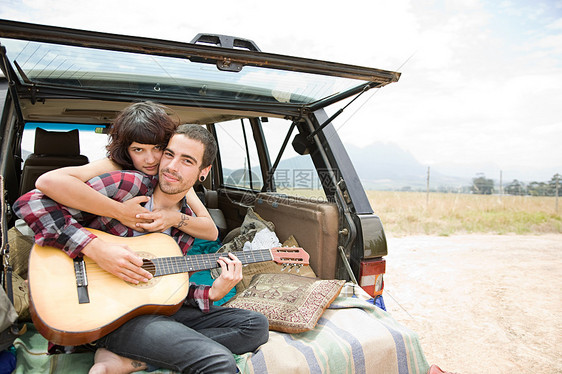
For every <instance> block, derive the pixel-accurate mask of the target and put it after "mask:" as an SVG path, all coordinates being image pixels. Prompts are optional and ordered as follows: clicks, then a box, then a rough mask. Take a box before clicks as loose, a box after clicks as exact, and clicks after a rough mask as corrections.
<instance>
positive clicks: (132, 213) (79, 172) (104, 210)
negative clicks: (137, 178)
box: [35, 158, 148, 228]
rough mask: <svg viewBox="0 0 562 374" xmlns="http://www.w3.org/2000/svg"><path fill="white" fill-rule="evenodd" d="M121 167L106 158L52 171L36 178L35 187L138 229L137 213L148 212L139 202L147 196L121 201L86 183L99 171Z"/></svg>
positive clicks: (68, 203) (57, 199) (78, 206)
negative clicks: (101, 192)
mask: <svg viewBox="0 0 562 374" xmlns="http://www.w3.org/2000/svg"><path fill="white" fill-rule="evenodd" d="M120 169H121V168H120V167H119V165H117V164H116V163H114V162H113V161H111V160H110V159H108V158H105V159H102V160H97V161H93V162H91V163H89V164H86V165H82V166H71V167H65V168H60V169H55V170H52V171H49V172H47V173H45V174H43V175H41V176H40V177H39V178H38V179H37V181H36V182H35V187H37V188H38V189H39V190H40V191H41V192H43V193H44V194H45V195H47V196H48V197H50V198H51V199H53V200H54V201H56V202H58V203H59V204H61V205H64V206H67V207H70V208H74V209H78V210H82V211H85V212H89V213H92V214H95V215H98V216H104V217H111V218H115V219H117V220H119V221H120V222H121V223H123V224H124V225H126V226H128V227H131V228H135V227H136V226H135V224H136V223H137V222H138V221H139V220H138V219H137V218H136V215H137V214H139V213H144V212H147V210H146V209H145V208H143V207H142V206H141V205H140V204H141V203H145V202H146V201H148V197H146V196H139V197H135V198H133V199H131V200H128V201H127V202H125V203H120V202H117V201H115V200H113V199H110V198H109V197H107V196H105V195H102V194H100V193H99V192H97V191H95V190H94V189H92V188H90V187H89V186H88V185H86V184H85V183H84V182H86V181H88V180H90V179H92V178H93V177H95V176H98V175H100V174H104V173H107V172H110V171H115V170H120Z"/></svg>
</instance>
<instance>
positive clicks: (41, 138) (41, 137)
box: [34, 127, 80, 156]
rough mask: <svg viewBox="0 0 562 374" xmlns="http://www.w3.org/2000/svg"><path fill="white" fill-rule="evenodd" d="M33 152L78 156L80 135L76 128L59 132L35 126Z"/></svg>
mask: <svg viewBox="0 0 562 374" xmlns="http://www.w3.org/2000/svg"><path fill="white" fill-rule="evenodd" d="M34 153H35V154H43V155H53V156H79V155H80V136H79V135H78V130H77V129H74V130H70V131H66V132H61V131H47V130H45V129H42V128H40V127H38V128H36V129H35V148H34Z"/></svg>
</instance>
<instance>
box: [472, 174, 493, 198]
mask: <svg viewBox="0 0 562 374" xmlns="http://www.w3.org/2000/svg"><path fill="white" fill-rule="evenodd" d="M471 191H472V193H475V194H481V195H491V194H492V193H493V192H494V181H493V180H492V179H486V176H485V175H484V174H483V173H479V174H476V178H472V188H471Z"/></svg>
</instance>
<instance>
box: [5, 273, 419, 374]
mask: <svg viewBox="0 0 562 374" xmlns="http://www.w3.org/2000/svg"><path fill="white" fill-rule="evenodd" d="M368 297H369V296H368V295H367V294H366V293H364V291H363V290H362V289H361V288H359V287H358V286H354V285H353V284H351V283H348V284H346V285H345V286H344V288H343V289H342V292H341V293H340V296H338V298H336V300H335V301H334V302H333V303H332V305H331V306H330V307H329V308H328V309H327V310H326V311H325V312H324V314H323V315H322V317H321V318H320V320H319V322H318V324H317V326H316V327H315V328H314V329H313V330H311V331H307V332H304V333H300V334H285V333H279V332H275V331H271V332H270V338H269V341H268V342H267V343H266V344H264V345H263V346H261V347H260V349H259V350H258V351H257V352H255V353H247V354H244V355H241V356H236V361H237V363H238V367H239V369H240V372H241V373H242V374H252V373H255V374H262V373H263V374H266V373H269V374H276V373H280V374H285V373H291V374H293V373H334V374H344V373H377V374H379V373H381V374H385V373H392V374H394V373H396V374H406V373H419V374H421V373H423V374H425V373H427V372H428V370H429V365H428V363H427V361H426V359H425V356H424V354H423V352H422V349H421V347H420V344H419V341H418V338H417V335H416V334H415V333H414V332H413V331H411V330H409V329H407V328H406V327H404V326H402V325H401V324H399V323H398V322H396V321H395V320H394V319H393V318H392V317H391V316H390V314H388V313H387V312H385V311H383V310H381V309H379V308H377V307H375V306H373V305H372V304H370V303H367V302H366V301H365V300H364V299H367V298H368ZM15 347H16V351H17V361H18V364H17V368H16V370H15V371H14V373H16V374H25V373H73V374H74V373H87V372H88V369H89V367H90V366H91V365H92V364H93V354H90V353H81V354H72V355H50V356H49V355H47V354H46V350H47V341H46V340H45V339H44V338H43V337H42V336H41V335H39V334H38V333H37V332H36V331H35V330H34V329H33V326H30V331H29V332H28V333H26V334H25V335H24V336H22V337H21V338H20V339H17V340H16V342H15ZM141 373H142V372H141ZM152 373H160V374H172V372H170V371H167V370H159V371H155V372H152Z"/></svg>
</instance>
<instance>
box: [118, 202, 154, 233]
mask: <svg viewBox="0 0 562 374" xmlns="http://www.w3.org/2000/svg"><path fill="white" fill-rule="evenodd" d="M149 200H150V197H148V196H137V197H133V198H132V199H129V200H127V201H124V202H122V203H120V209H119V215H118V217H115V218H116V219H117V220H118V221H119V222H121V223H122V224H124V225H125V226H127V227H129V228H131V229H133V230H137V231H141V232H143V228H142V227H140V228H139V226H137V225H138V224H140V223H151V222H152V220H151V219H147V218H140V219H139V217H138V216H139V215H142V214H146V213H150V211H149V210H148V209H146V208H145V207H143V206H142V205H141V204H144V203H146V202H148V201H149Z"/></svg>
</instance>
